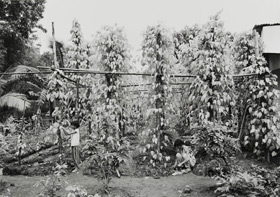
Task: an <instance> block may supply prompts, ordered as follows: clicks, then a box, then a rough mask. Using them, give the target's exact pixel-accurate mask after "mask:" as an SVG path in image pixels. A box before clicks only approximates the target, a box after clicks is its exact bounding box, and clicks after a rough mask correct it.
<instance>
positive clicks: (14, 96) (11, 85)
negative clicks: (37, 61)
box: [0, 65, 44, 112]
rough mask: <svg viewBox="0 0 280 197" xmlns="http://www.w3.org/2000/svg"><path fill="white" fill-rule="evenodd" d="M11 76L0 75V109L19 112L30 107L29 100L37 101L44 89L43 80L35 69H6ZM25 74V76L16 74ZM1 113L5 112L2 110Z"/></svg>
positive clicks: (18, 67) (24, 67) (20, 67)
mask: <svg viewBox="0 0 280 197" xmlns="http://www.w3.org/2000/svg"><path fill="white" fill-rule="evenodd" d="M6 72H9V73H13V74H12V75H10V76H9V75H2V76H1V74H0V108H2V109H3V108H5V106H6V107H7V108H13V109H16V110H18V111H20V112H23V111H24V110H25V109H27V108H30V107H31V99H32V98H35V99H38V98H39V97H40V92H41V91H42V90H43V89H44V79H43V78H42V77H41V76H40V74H28V73H29V72H32V73H34V72H35V73H36V72H38V73H40V71H39V70H38V69H37V68H34V67H29V66H24V65H19V66H16V67H13V68H10V69H8V70H7V71H6ZM17 73H26V74H17ZM1 111H3V112H4V111H5V110H4V109H3V110H1Z"/></svg>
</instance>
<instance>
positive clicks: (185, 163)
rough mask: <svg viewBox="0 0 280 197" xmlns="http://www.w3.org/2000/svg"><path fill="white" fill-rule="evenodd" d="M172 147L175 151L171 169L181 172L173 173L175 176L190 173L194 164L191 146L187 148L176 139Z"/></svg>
mask: <svg viewBox="0 0 280 197" xmlns="http://www.w3.org/2000/svg"><path fill="white" fill-rule="evenodd" d="M174 147H175V149H176V160H175V164H174V165H173V167H174V168H175V169H176V170H179V171H181V172H175V174H182V173H184V172H190V171H191V170H192V169H193V167H194V166H195V163H196V159H195V157H194V154H193V152H192V149H191V146H187V145H185V143H184V142H183V141H182V140H180V139H177V140H175V142H174ZM175 174H174V175H175Z"/></svg>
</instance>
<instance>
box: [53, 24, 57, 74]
mask: <svg viewBox="0 0 280 197" xmlns="http://www.w3.org/2000/svg"><path fill="white" fill-rule="evenodd" d="M54 35H55V33H54V22H52V37H53V61H54V68H55V69H57V68H58V66H57V59H56V43H55V36H54Z"/></svg>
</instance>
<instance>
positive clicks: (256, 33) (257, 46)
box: [254, 30, 260, 57]
mask: <svg viewBox="0 0 280 197" xmlns="http://www.w3.org/2000/svg"><path fill="white" fill-rule="evenodd" d="M254 37H255V54H256V57H258V56H260V51H259V41H258V32H257V31H256V30H254Z"/></svg>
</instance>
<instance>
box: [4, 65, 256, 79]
mask: <svg viewBox="0 0 280 197" xmlns="http://www.w3.org/2000/svg"><path fill="white" fill-rule="evenodd" d="M38 68H41V69H49V70H50V71H40V72H17V73H16V72H4V73H0V75H26V74H51V73H53V71H55V69H52V68H50V67H38ZM59 70H62V71H63V72H64V73H77V74H78V73H79V74H101V75H102V74H105V75H106V74H116V75H138V76H154V75H155V74H153V73H137V72H111V71H96V70H91V69H70V68H60V69H59ZM256 75H258V74H257V73H251V74H238V75H232V76H233V78H240V77H249V76H256ZM170 77H175V78H177V77H178V78H180V77H182V78H184V77H185V78H195V77H197V75H186V74H170Z"/></svg>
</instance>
